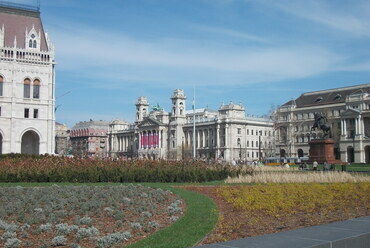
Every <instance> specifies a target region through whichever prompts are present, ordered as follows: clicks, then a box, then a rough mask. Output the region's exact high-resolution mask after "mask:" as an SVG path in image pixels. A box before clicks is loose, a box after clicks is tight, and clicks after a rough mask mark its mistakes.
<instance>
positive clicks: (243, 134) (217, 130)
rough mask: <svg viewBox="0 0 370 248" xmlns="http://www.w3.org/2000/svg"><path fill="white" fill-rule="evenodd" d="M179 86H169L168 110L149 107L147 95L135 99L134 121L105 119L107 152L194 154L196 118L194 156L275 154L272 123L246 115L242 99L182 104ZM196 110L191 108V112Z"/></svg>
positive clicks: (179, 156)
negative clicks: (214, 105) (211, 105)
mask: <svg viewBox="0 0 370 248" xmlns="http://www.w3.org/2000/svg"><path fill="white" fill-rule="evenodd" d="M186 99H187V98H186V96H185V93H184V91H183V90H181V89H177V90H175V91H174V93H173V95H172V97H171V98H170V100H171V103H172V104H171V111H170V112H167V111H165V110H164V109H163V108H161V107H160V106H152V108H151V109H150V108H149V102H148V100H147V98H146V97H139V98H138V100H137V102H136V121H135V123H128V122H125V121H117V120H116V121H114V122H111V123H110V127H109V131H108V138H109V148H108V151H109V154H110V156H112V157H138V158H149V159H176V160H179V159H189V158H192V157H193V124H194V118H195V146H196V149H195V150H196V157H197V158H201V159H222V160H224V161H228V162H230V161H232V160H243V161H247V160H248V161H253V160H259V159H260V158H263V157H269V156H271V154H274V153H275V151H274V131H273V123H272V122H271V121H270V120H269V119H266V118H257V117H247V116H246V114H245V108H244V106H243V105H242V104H234V103H233V102H230V104H227V105H225V104H222V106H221V107H220V108H219V109H218V110H217V111H214V110H210V109H208V108H202V109H197V110H195V111H193V110H187V108H186ZM194 112H195V113H194Z"/></svg>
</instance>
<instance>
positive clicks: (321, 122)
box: [311, 113, 331, 139]
mask: <svg viewBox="0 0 370 248" xmlns="http://www.w3.org/2000/svg"><path fill="white" fill-rule="evenodd" d="M327 123H328V119H327V118H326V116H325V115H321V114H319V113H315V122H314V124H313V126H312V127H311V132H312V131H314V130H316V128H318V129H321V130H322V131H323V132H324V137H323V138H324V139H327V138H331V127H330V126H329V125H328V124H327Z"/></svg>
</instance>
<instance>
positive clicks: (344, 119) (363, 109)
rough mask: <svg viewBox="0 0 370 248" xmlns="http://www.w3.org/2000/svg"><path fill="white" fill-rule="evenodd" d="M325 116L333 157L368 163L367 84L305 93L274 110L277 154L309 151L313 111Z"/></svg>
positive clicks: (315, 134)
mask: <svg viewBox="0 0 370 248" xmlns="http://www.w3.org/2000/svg"><path fill="white" fill-rule="evenodd" d="M315 113H322V114H324V115H326V117H327V119H328V122H329V124H330V126H331V130H332V138H333V140H334V142H335V143H334V151H335V156H336V158H337V159H341V160H342V161H344V162H356V163H365V162H366V163H370V84H362V85H354V86H350V87H344V88H336V89H329V90H321V91H314V92H307V93H304V94H302V95H301V96H300V97H298V98H297V99H295V100H291V101H288V102H287V103H285V104H283V105H282V106H281V107H279V108H278V109H277V112H276V127H277V133H278V142H277V147H278V149H279V150H280V156H281V157H303V156H308V154H309V148H310V146H309V143H308V142H309V141H310V140H311V139H317V138H321V136H322V133H321V132H320V131H315V132H311V130H310V129H311V127H312V125H313V123H314V114H315Z"/></svg>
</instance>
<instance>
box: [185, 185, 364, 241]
mask: <svg viewBox="0 0 370 248" xmlns="http://www.w3.org/2000/svg"><path fill="white" fill-rule="evenodd" d="M185 188H186V189H189V190H193V191H196V192H200V193H203V194H206V195H208V196H210V197H211V198H212V199H213V200H214V201H215V202H216V204H217V206H218V209H219V212H220V214H219V220H218V224H217V227H216V228H215V229H214V230H213V231H212V233H211V234H210V235H209V236H208V237H207V238H206V239H205V240H204V241H203V243H214V242H221V241H226V240H232V239H239V238H243V237H250V236H256V235H262V234H267V233H274V232H280V231H284V230H290V229H295V228H299V227H307V226H312V225H320V224H323V223H329V222H332V221H339V220H346V219H351V218H355V217H360V216H367V215H369V209H370V203H369V195H370V183H368V182H362V183H332V184H319V183H301V184H300V183H294V184H289V183H288V184H259V185H240V186H218V187H215V186H213V187H199V186H188V187H185Z"/></svg>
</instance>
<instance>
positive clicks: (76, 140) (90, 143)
mask: <svg viewBox="0 0 370 248" xmlns="http://www.w3.org/2000/svg"><path fill="white" fill-rule="evenodd" d="M108 127H109V122H107V121H101V120H100V121H94V120H90V121H81V122H79V123H77V124H76V125H74V126H73V127H72V128H71V130H70V133H69V138H70V144H71V152H72V155H74V156H77V157H99V158H104V157H106V156H107V145H106V143H107V131H108Z"/></svg>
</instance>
